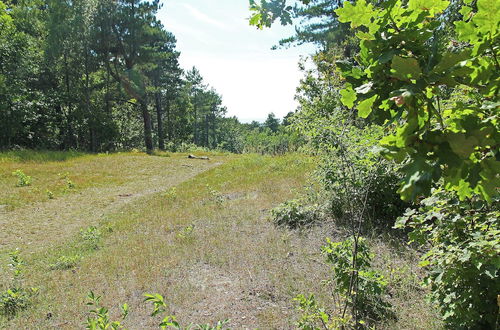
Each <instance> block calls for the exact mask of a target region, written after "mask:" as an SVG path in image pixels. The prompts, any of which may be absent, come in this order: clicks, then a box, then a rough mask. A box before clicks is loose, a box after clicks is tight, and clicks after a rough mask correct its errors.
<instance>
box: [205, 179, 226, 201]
mask: <svg viewBox="0 0 500 330" xmlns="http://www.w3.org/2000/svg"><path fill="white" fill-rule="evenodd" d="M206 187H207V191H208V194H209V196H210V201H212V202H214V203H216V204H217V205H219V206H220V205H221V204H222V203H224V200H225V198H224V196H223V195H222V194H221V193H220V191H218V190H216V189H214V188H212V187H211V186H210V185H208V184H207V185H206Z"/></svg>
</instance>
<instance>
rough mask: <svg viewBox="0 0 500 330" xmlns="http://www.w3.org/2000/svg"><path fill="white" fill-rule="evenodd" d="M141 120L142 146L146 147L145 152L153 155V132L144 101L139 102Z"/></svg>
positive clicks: (149, 115)
mask: <svg viewBox="0 0 500 330" xmlns="http://www.w3.org/2000/svg"><path fill="white" fill-rule="evenodd" d="M140 105H141V111H142V118H143V119H144V144H145V145H146V152H147V153H148V154H151V153H153V130H152V124H151V114H150V113H149V111H148V104H147V103H146V101H145V100H141V101H140Z"/></svg>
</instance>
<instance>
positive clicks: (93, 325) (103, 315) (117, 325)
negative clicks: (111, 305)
mask: <svg viewBox="0 0 500 330" xmlns="http://www.w3.org/2000/svg"><path fill="white" fill-rule="evenodd" d="M101 298H102V297H101V296H96V295H95V294H94V292H92V291H90V292H89V294H88V296H87V299H88V302H87V306H91V307H92V308H93V309H92V310H90V312H89V313H90V316H89V317H87V321H86V323H85V325H86V329H89V330H104V329H113V330H117V329H123V326H122V325H121V322H120V321H112V320H111V319H110V317H109V309H108V308H106V307H104V306H102V305H101ZM121 310H122V315H121V319H122V320H125V319H126V318H127V316H128V305H127V304H123V305H122V306H121Z"/></svg>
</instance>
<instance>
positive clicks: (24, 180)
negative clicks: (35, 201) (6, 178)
mask: <svg viewBox="0 0 500 330" xmlns="http://www.w3.org/2000/svg"><path fill="white" fill-rule="evenodd" d="M12 175H14V176H17V184H16V187H25V186H30V185H31V176H29V175H26V174H24V172H23V171H21V170H16V171H14V172H12Z"/></svg>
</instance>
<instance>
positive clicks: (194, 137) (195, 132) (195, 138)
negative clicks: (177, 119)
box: [193, 96, 198, 145]
mask: <svg viewBox="0 0 500 330" xmlns="http://www.w3.org/2000/svg"><path fill="white" fill-rule="evenodd" d="M196 108H197V106H196V96H195V100H194V105H193V110H194V123H193V130H194V132H193V142H194V144H195V145H198V111H197V110H198V109H196Z"/></svg>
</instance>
